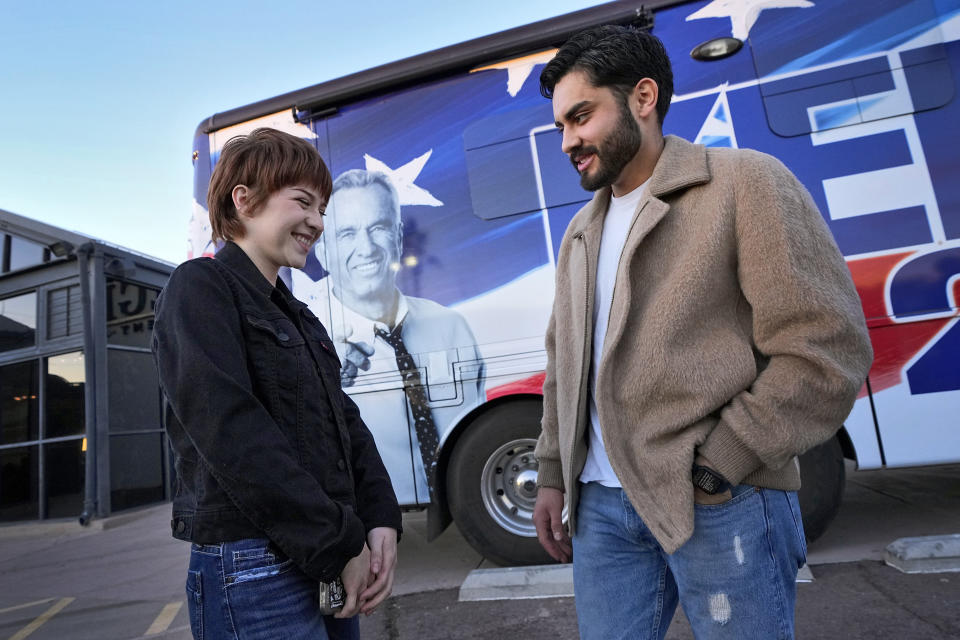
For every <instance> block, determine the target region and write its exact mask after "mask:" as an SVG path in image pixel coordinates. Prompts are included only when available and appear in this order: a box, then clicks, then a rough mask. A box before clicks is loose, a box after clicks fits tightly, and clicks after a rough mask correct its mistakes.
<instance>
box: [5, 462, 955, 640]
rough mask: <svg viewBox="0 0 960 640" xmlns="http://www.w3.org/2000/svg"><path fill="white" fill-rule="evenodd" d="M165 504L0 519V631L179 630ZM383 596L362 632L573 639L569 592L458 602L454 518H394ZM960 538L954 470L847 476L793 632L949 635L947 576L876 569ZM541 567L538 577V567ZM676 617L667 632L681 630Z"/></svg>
mask: <svg viewBox="0 0 960 640" xmlns="http://www.w3.org/2000/svg"><path fill="white" fill-rule="evenodd" d="M169 508H170V507H169V505H158V506H154V507H150V508H147V509H142V510H138V511H136V512H132V513H127V514H121V515H118V516H114V517H113V518H108V519H106V520H102V521H95V522H94V524H93V525H92V526H90V527H88V528H82V527H80V526H79V525H77V524H76V523H74V522H71V521H60V522H44V523H33V524H25V525H16V526H0V640H26V639H27V638H29V640H50V639H57V640H61V639H69V640H86V639H91V640H93V639H96V640H111V639H116V640H127V639H130V640H132V639H134V638H163V639H164V640H186V639H187V638H189V637H190V633H189V627H188V622H187V616H186V606H185V604H184V596H183V583H184V575H185V572H186V565H187V554H188V545H187V544H186V543H183V542H179V541H176V540H173V539H172V538H170V536H169ZM404 529H405V532H404V536H403V541H402V543H401V546H400V561H399V564H398V569H397V579H396V583H395V588H394V595H393V596H392V597H391V598H390V600H388V601H387V603H386V604H385V605H384V606H382V607H380V609H378V611H377V612H376V613H375V614H374V615H372V616H370V617H368V618H363V619H362V620H361V630H362V634H363V637H364V638H365V639H367V640H377V639H381V638H383V639H386V638H389V639H390V640H395V639H407V638H410V639H417V640H429V639H431V638H437V639H440V638H443V639H448V638H449V639H466V638H501V637H507V636H513V635H515V634H521V636H522V637H523V638H524V640H535V639H536V638H550V639H551V640H553V639H558V640H559V639H563V638H576V637H577V632H576V615H575V611H574V604H573V599H572V598H569V597H545V598H540V599H536V600H529V599H509V600H495V601H484V602H461V601H459V599H458V596H459V592H460V587H461V585H463V583H464V581H465V580H466V579H467V577H468V576H469V575H470V573H471V571H473V570H475V569H494V568H496V565H493V564H491V563H489V562H487V561H484V560H483V558H481V557H480V556H479V555H478V554H477V553H476V552H475V551H473V550H472V549H471V548H470V547H469V546H468V545H467V544H466V543H465V542H464V541H463V538H462V536H460V534H459V532H458V531H457V529H456V527H451V528H450V529H448V530H447V531H446V532H444V534H443V535H442V536H440V538H439V539H437V540H436V541H434V542H432V543H429V544H428V543H427V542H426V540H425V533H426V521H425V517H424V515H423V514H422V513H410V514H406V515H405V516H404ZM956 533H960V465H952V466H941V467H932V468H924V469H903V470H886V471H871V472H858V473H852V474H850V475H849V477H848V483H847V495H846V500H845V503H844V506H843V508H842V509H841V512H840V514H839V516H838V518H837V520H836V521H835V522H834V523H833V525H832V526H831V528H830V529H829V530H828V531H827V534H826V535H825V536H824V537H823V538H822V539H821V540H819V541H817V542H815V543H813V544H812V545H811V547H810V553H809V556H808V559H809V563H810V565H811V569H812V573H813V576H814V580H813V582H811V583H805V584H800V585H798V606H797V630H798V633H797V637H799V638H855V639H856V638H871V639H873V638H911V639H913V638H916V639H926V638H937V639H939V638H960V606H958V605H960V573H933V574H918V575H907V574H904V573H901V572H900V571H897V570H896V569H894V568H891V567H889V566H886V565H885V564H883V559H884V556H885V550H886V548H887V546H888V545H889V544H890V543H892V542H893V541H895V540H896V539H898V538H904V537H911V536H930V535H948V534H956ZM555 569H556V568H555V567H554V568H550V569H545V570H542V571H541V573H549V572H550V570H555ZM692 637H693V636H692V634H691V633H690V630H689V625H687V624H686V621H685V619H684V618H683V616H682V613H679V614H678V616H677V618H676V619H675V620H674V623H673V625H672V626H671V628H670V631H669V632H668V634H667V638H670V639H680V638H692Z"/></svg>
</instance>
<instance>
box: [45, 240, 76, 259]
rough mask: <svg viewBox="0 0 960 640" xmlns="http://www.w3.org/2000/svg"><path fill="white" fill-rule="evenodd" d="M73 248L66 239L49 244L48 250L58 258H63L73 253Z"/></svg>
mask: <svg viewBox="0 0 960 640" xmlns="http://www.w3.org/2000/svg"><path fill="white" fill-rule="evenodd" d="M73 248H74V247H73V245H72V244H70V243H69V242H67V241H66V240H58V241H56V242H54V243H53V244H51V245H50V252H51V253H53V255H55V256H57V257H58V258H64V257H66V256H68V255H70V254H71V253H73Z"/></svg>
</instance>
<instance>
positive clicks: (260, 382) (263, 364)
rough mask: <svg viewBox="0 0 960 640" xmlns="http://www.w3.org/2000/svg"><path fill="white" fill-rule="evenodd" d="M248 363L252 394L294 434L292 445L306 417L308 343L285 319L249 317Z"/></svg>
mask: <svg viewBox="0 0 960 640" xmlns="http://www.w3.org/2000/svg"><path fill="white" fill-rule="evenodd" d="M244 318H245V320H246V329H247V333H246V336H247V363H248V367H249V370H250V373H251V375H252V376H253V386H254V389H253V392H254V394H255V395H257V396H258V397H259V398H260V401H261V402H263V403H264V405H265V406H266V407H267V409H268V411H270V414H271V415H272V416H273V418H274V420H276V421H277V422H278V423H281V424H285V425H287V426H288V428H289V429H290V430H291V431H290V433H289V437H291V442H292V441H293V438H294V437H295V431H296V428H297V427H298V425H299V422H300V416H301V415H302V413H303V392H302V388H303V382H304V379H305V375H306V373H305V371H304V369H305V367H308V366H309V362H310V356H309V355H308V354H307V347H306V342H305V341H304V339H303V336H302V335H301V334H300V331H299V330H297V327H296V325H294V324H293V322H291V321H290V319H289V318H287V317H286V316H282V315H280V316H267V317H264V316H261V315H256V314H252V313H247V314H245V316H244Z"/></svg>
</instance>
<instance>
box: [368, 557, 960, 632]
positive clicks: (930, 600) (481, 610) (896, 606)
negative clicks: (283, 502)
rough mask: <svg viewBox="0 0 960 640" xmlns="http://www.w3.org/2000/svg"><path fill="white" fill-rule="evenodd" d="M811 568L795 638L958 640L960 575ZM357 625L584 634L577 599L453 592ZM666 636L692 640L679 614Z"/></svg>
mask: <svg viewBox="0 0 960 640" xmlns="http://www.w3.org/2000/svg"><path fill="white" fill-rule="evenodd" d="M813 573H814V576H815V580H814V581H813V582H812V583H806V584H799V585H797V617H796V637H797V638H800V639H804V640H838V639H840V638H843V639H845V640H847V639H848V640H882V639H888V638H889V639H894V638H896V639H910V640H914V639H918V640H919V639H923V640H946V639H948V638H952V639H956V638H960V573H951V574H927V575H907V574H903V573H900V572H899V571H897V570H896V569H892V568H890V567H887V566H885V565H884V564H883V563H881V562H877V561H873V560H865V561H861V562H853V563H843V564H832V565H823V566H820V567H814V568H813ZM360 629H361V633H362V636H363V638H364V640H400V639H406V638H411V639H413V638H415V639H416V640H480V639H481V638H482V639H489V638H522V639H523V640H565V639H568V638H569V639H574V638H578V637H579V634H578V632H577V620H576V612H575V609H574V602H573V598H546V599H542V600H500V601H493V602H458V601H457V590H456V589H444V590H441V591H433V592H426V593H417V594H410V595H406V596H399V597H394V598H392V599H391V600H390V602H389V603H388V605H387V606H386V607H383V608H381V609H379V610H378V611H377V612H376V613H374V614H373V615H372V616H370V617H369V618H364V619H362V620H361V622H360ZM666 637H667V639H668V640H692V638H693V633H692V632H691V630H690V626H689V624H687V621H686V619H685V618H684V617H683V614H682V612H679V613H678V615H677V616H676V617H675V618H674V622H673V624H672V625H671V627H670V630H669V631H668V632H667V636H666Z"/></svg>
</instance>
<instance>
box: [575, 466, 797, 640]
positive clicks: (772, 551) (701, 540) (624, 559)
mask: <svg viewBox="0 0 960 640" xmlns="http://www.w3.org/2000/svg"><path fill="white" fill-rule="evenodd" d="M580 489H581V493H580V502H579V504H578V506H577V531H576V535H575V536H574V537H573V584H574V593H575V594H576V606H577V620H578V623H579V627H580V638H581V640H594V639H602V640H614V639H615V638H624V639H628V638H629V639H630V640H647V639H650V640H653V639H656V640H662V638H663V637H664V635H666V633H667V629H668V627H669V626H670V622H671V620H672V619H673V614H674V612H675V611H676V608H677V604H678V602H679V603H680V604H681V606H682V607H683V611H684V613H685V614H686V616H687V619H688V620H689V621H690V625H691V627H692V628H693V633H694V635H695V636H696V638H697V639H698V640H713V639H716V640H720V639H730V640H734V639H736V640H747V639H753V638H762V639H763V640H774V639H792V638H793V620H794V605H795V602H796V577H797V570H798V568H799V567H801V566H802V565H803V563H804V562H805V561H806V542H805V540H804V537H803V524H802V523H801V521H800V507H799V505H798V503H797V494H796V493H794V492H786V491H776V490H773V489H761V488H759V487H752V486H749V485H740V486H738V487H734V489H733V498H732V499H730V500H729V501H727V502H725V503H722V504H718V505H696V506H695V507H694V518H695V520H694V533H693V536H691V538H690V539H689V540H688V541H687V542H686V543H685V544H684V545H683V546H682V547H680V549H678V550H677V551H676V552H675V553H673V554H670V555H668V554H666V553H664V551H663V549H662V548H661V547H660V545H659V543H658V542H657V541H656V539H655V538H654V537H653V534H651V533H650V531H649V529H647V527H646V525H644V523H643V521H642V520H641V519H640V516H639V515H637V513H636V511H634V509H633V507H632V505H631V504H630V501H629V500H628V499H627V496H626V493H624V491H623V490H622V489H620V488H610V487H605V486H603V485H601V484H599V483H596V482H589V483H585V484H581V485H580Z"/></svg>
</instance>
